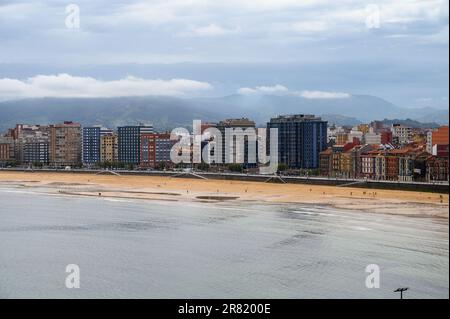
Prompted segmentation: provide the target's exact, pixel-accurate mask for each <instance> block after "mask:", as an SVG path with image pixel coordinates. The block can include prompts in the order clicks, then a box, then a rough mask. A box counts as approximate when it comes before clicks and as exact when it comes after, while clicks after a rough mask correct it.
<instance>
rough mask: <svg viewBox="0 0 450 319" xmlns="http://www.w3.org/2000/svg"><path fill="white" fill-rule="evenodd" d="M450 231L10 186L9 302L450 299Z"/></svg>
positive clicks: (4, 223)
mask: <svg viewBox="0 0 450 319" xmlns="http://www.w3.org/2000/svg"><path fill="white" fill-rule="evenodd" d="M448 235H449V233H448V220H445V219H433V218H421V217H405V216H395V215H382V214H369V213H365V212H363V211H362V212H354V211H353V212H350V211H343V210H336V209H333V208H331V207H327V206H320V205H292V204H260V203H251V202H249V203H238V202H224V203H215V204H211V203H194V202H192V203H186V202H163V201H146V200H118V199H107V198H92V197H77V196H63V195H61V194H53V193H52V191H50V190H49V191H44V190H36V189H33V188H29V189H28V188H20V187H13V186H7V185H2V186H0V298H399V296H398V295H397V294H395V293H394V292H393V290H394V289H396V288H398V287H405V286H406V287H409V290H408V291H407V292H406V293H405V295H404V297H405V298H448V297H449V255H448V249H449V236H448ZM68 264H76V265H78V266H79V268H80V288H78V289H68V288H66V286H65V280H66V276H68V273H66V272H65V270H66V266H67V265H68ZM369 264H376V265H378V266H379V269H380V287H379V288H372V289H368V288H367V287H366V276H368V275H369V274H368V273H367V272H366V266H367V265H369Z"/></svg>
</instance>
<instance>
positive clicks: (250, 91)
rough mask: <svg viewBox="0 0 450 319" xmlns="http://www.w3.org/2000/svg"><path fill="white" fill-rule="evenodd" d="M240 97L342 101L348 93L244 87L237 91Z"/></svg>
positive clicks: (278, 87) (273, 87) (271, 87)
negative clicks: (283, 97) (285, 97)
mask: <svg viewBox="0 0 450 319" xmlns="http://www.w3.org/2000/svg"><path fill="white" fill-rule="evenodd" d="M238 93H239V94H242V95H256V94H259V95H264V94H267V95H293V96H300V97H303V98H305V99H344V98H349V97H350V96H351V95H350V94H349V93H343V92H328V91H291V90H289V89H288V88H287V87H285V86H283V85H280V84H276V85H273V86H256V87H254V88H249V87H244V88H240V89H239V90H238Z"/></svg>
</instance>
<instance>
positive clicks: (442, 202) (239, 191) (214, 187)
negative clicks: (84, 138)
mask: <svg viewBox="0 0 450 319" xmlns="http://www.w3.org/2000/svg"><path fill="white" fill-rule="evenodd" d="M8 184H10V185H11V184H14V185H20V186H22V187H36V188H38V187H45V188H50V189H54V191H55V192H57V193H61V194H66V195H74V196H102V197H114V198H130V199H141V200H149V201H151V200H162V201H197V202H202V201H206V202H215V201H225V200H230V201H257V202H267V203H299V204H315V205H329V206H332V207H336V208H338V209H344V210H357V211H361V212H367V213H383V214H395V215H407V216H416V217H437V218H445V219H448V215H449V211H448V209H449V195H448V194H436V193H426V192H413V191H395V190H377V189H363V188H351V187H336V186H318V185H299V184H277V183H260V182H243V181H225V180H201V179H188V178H173V177H157V176H115V175H105V174H102V175H94V174H76V173H40V172H6V171H1V172H0V185H2V186H5V185H8Z"/></svg>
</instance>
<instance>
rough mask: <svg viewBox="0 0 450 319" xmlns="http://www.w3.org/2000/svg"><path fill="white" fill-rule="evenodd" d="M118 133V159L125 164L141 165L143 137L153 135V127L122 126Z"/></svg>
mask: <svg viewBox="0 0 450 319" xmlns="http://www.w3.org/2000/svg"><path fill="white" fill-rule="evenodd" d="M117 132H118V159H119V162H121V163H124V164H133V165H139V163H140V162H141V135H142V134H151V133H153V126H151V125H143V124H141V125H139V126H122V127H119V128H118V129H117Z"/></svg>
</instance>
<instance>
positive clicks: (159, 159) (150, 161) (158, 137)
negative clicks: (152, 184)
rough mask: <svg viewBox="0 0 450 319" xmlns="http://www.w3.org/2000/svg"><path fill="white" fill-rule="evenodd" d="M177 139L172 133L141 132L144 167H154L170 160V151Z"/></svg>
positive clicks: (142, 165)
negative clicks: (172, 137)
mask: <svg viewBox="0 0 450 319" xmlns="http://www.w3.org/2000/svg"><path fill="white" fill-rule="evenodd" d="M175 142H176V141H174V140H171V139H170V133H150V134H141V162H140V166H141V167H143V168H154V167H155V166H156V165H157V164H159V163H169V162H170V151H171V149H172V146H173V145H174V144H175Z"/></svg>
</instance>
